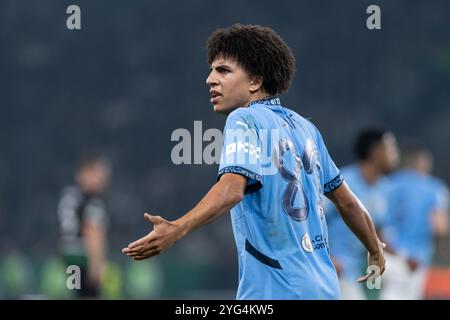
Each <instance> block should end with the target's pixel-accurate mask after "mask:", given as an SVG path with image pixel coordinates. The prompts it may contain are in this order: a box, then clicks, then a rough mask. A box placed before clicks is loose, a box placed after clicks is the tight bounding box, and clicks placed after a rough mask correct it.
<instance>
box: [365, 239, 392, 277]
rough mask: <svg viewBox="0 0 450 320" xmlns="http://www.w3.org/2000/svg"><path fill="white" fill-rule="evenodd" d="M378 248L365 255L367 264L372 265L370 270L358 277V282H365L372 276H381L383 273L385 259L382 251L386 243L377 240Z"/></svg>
mask: <svg viewBox="0 0 450 320" xmlns="http://www.w3.org/2000/svg"><path fill="white" fill-rule="evenodd" d="M378 247H379V250H378V251H377V252H376V253H373V254H371V253H369V254H368V256H367V260H368V261H367V262H368V265H369V266H371V267H372V270H370V272H368V273H366V274H365V275H363V276H361V277H359V279H358V282H366V281H367V280H369V278H371V277H372V276H374V277H375V278H377V277H379V276H381V275H382V274H383V273H384V270H385V269H386V268H385V263H386V262H385V260H384V253H383V249H384V248H386V244H385V243H383V242H379V245H378Z"/></svg>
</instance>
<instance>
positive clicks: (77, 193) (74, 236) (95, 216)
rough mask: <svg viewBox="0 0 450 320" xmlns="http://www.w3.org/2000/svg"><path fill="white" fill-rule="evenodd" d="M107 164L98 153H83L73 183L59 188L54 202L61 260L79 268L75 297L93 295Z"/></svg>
mask: <svg viewBox="0 0 450 320" xmlns="http://www.w3.org/2000/svg"><path fill="white" fill-rule="evenodd" d="M110 174H111V166H110V164H109V161H108V160H107V159H106V158H105V157H103V156H102V155H100V154H97V153H89V154H85V155H83V156H82V157H81V158H80V160H79V162H78V165H77V169H76V173H75V185H71V186H67V187H65V188H64V189H63V192H62V196H61V200H60V202H59V205H58V218H59V226H60V234H61V243H60V245H61V250H62V254H63V257H64V261H65V263H66V264H67V266H69V265H77V266H79V267H80V270H81V280H80V282H81V289H77V290H74V291H76V294H77V295H78V297H79V298H97V297H99V294H100V283H101V278H102V273H103V269H104V265H105V258H106V226H107V222H108V218H107V211H106V206H105V202H104V200H103V198H102V194H103V192H104V190H105V189H106V187H107V186H108V184H109V180H110Z"/></svg>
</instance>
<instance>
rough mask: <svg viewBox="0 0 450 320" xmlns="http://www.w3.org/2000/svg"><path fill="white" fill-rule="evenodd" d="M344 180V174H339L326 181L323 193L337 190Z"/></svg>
mask: <svg viewBox="0 0 450 320" xmlns="http://www.w3.org/2000/svg"><path fill="white" fill-rule="evenodd" d="M343 182H344V177H343V176H342V174H340V173H339V174H338V175H337V176H336V177H335V178H334V179H332V180H331V181H329V182H327V183H325V185H324V186H323V193H328V192H332V191H334V190H336V189H337V188H338V187H339V186H340V185H341V184H342V183H343Z"/></svg>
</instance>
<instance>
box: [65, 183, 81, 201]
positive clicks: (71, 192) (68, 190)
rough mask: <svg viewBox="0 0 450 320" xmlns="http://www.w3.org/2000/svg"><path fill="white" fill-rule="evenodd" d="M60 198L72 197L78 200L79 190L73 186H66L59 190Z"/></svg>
mask: <svg viewBox="0 0 450 320" xmlns="http://www.w3.org/2000/svg"><path fill="white" fill-rule="evenodd" d="M61 196H62V197H73V198H78V197H80V196H81V190H80V188H78V187H77V186H75V185H68V186H65V187H64V188H62V190H61Z"/></svg>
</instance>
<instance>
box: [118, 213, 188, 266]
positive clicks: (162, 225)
mask: <svg viewBox="0 0 450 320" xmlns="http://www.w3.org/2000/svg"><path fill="white" fill-rule="evenodd" d="M144 218H145V219H146V220H147V221H149V222H151V223H153V231H152V232H150V233H149V234H148V235H146V236H145V237H142V238H140V239H138V240H136V241H134V242H132V243H130V244H129V245H128V247H126V248H123V249H122V252H123V253H125V254H126V255H127V256H129V257H131V258H133V259H134V260H143V259H148V258H150V257H153V256H155V255H158V254H160V253H163V252H164V251H166V250H167V249H169V248H170V247H171V246H172V245H173V244H174V243H175V241H177V240H178V239H179V238H180V235H181V232H180V228H179V226H178V225H177V224H176V223H174V222H171V221H168V220H166V219H163V218H162V217H160V216H152V215H150V214H148V213H145V214H144Z"/></svg>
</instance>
